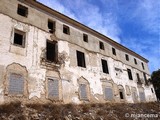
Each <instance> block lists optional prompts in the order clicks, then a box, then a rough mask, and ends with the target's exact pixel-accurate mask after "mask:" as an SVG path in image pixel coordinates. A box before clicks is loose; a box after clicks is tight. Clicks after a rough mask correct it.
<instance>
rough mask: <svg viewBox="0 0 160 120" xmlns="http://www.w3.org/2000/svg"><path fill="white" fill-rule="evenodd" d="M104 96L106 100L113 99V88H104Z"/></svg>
mask: <svg viewBox="0 0 160 120" xmlns="http://www.w3.org/2000/svg"><path fill="white" fill-rule="evenodd" d="M104 93H105V94H104V96H105V99H106V100H113V90H112V88H110V87H106V88H105V90H104Z"/></svg>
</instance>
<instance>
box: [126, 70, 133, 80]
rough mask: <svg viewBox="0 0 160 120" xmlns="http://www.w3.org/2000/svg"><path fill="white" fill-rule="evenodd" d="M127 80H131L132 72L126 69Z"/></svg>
mask: <svg viewBox="0 0 160 120" xmlns="http://www.w3.org/2000/svg"><path fill="white" fill-rule="evenodd" d="M127 73H128V78H129V80H133V76H132V71H131V69H129V68H127Z"/></svg>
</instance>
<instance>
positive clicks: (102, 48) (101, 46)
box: [99, 41, 104, 50]
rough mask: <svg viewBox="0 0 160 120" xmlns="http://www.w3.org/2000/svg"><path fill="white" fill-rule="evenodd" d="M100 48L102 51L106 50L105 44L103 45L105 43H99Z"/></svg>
mask: <svg viewBox="0 0 160 120" xmlns="http://www.w3.org/2000/svg"><path fill="white" fill-rule="evenodd" d="M99 47H100V49H101V50H104V44H103V42H101V41H99Z"/></svg>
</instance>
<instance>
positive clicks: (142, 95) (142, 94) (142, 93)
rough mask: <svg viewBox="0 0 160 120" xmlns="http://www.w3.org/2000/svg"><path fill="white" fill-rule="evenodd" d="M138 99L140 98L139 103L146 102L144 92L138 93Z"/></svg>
mask: <svg viewBox="0 0 160 120" xmlns="http://www.w3.org/2000/svg"><path fill="white" fill-rule="evenodd" d="M139 97H140V101H141V102H145V101H146V98H145V94H144V92H139Z"/></svg>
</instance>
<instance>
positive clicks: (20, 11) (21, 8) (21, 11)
mask: <svg viewBox="0 0 160 120" xmlns="http://www.w3.org/2000/svg"><path fill="white" fill-rule="evenodd" d="M17 14H19V15H21V16H24V17H27V15H28V8H27V7H25V6H23V5H20V4H18V8H17Z"/></svg>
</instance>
